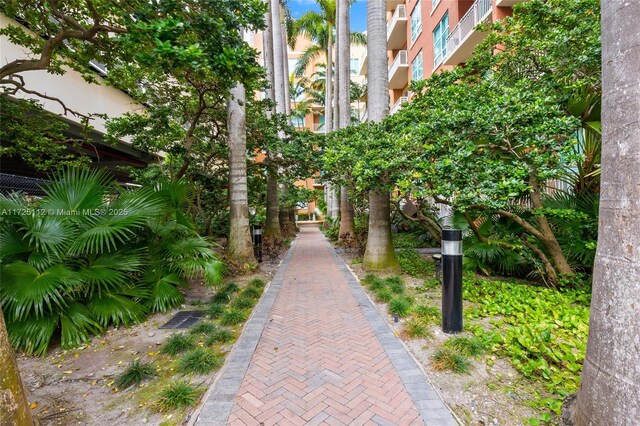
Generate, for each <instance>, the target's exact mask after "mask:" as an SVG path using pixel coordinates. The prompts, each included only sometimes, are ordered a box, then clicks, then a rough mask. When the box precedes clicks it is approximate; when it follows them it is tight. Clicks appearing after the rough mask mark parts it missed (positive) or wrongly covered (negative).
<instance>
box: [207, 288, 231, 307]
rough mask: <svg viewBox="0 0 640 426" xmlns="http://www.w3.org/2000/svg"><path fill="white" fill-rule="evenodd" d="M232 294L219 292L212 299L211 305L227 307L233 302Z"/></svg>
mask: <svg viewBox="0 0 640 426" xmlns="http://www.w3.org/2000/svg"><path fill="white" fill-rule="evenodd" d="M231 296H232V294H231V293H229V292H226V291H219V292H217V293H216V294H214V295H213V297H212V298H211V303H215V304H218V305H227V304H228V303H229V302H230V301H231Z"/></svg>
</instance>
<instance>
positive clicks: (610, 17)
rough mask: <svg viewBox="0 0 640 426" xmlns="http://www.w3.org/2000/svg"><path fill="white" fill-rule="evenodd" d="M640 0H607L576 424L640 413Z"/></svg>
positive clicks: (616, 421) (612, 421) (633, 419)
mask: <svg viewBox="0 0 640 426" xmlns="http://www.w3.org/2000/svg"><path fill="white" fill-rule="evenodd" d="M639 21H640V3H638V2H631V1H628V0H608V1H603V2H602V48H603V52H602V53H603V55H602V56H603V57H602V82H603V90H602V92H603V96H602V186H601V198H600V218H599V222H600V223H599V229H598V249H597V253H596V260H595V268H594V274H593V289H592V291H593V295H592V298H591V318H590V330H589V340H588V343H587V355H586V359H585V362H584V367H583V371H582V383H581V384H580V391H579V392H578V400H577V408H578V409H577V413H576V417H577V418H576V424H578V425H635V424H638V419H640V368H638V366H640V322H639V321H638V316H639V314H640V230H639V228H638V223H640V177H639V176H638V170H640V150H639V149H638V145H639V144H640V126H638V110H640V74H638V73H637V72H631V70H634V69H635V70H637V69H638V67H640V44H638V40H640V27H639V26H638V22H639Z"/></svg>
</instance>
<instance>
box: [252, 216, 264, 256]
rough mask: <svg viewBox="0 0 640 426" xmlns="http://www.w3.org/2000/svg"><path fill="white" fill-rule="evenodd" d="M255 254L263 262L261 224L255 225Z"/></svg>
mask: <svg viewBox="0 0 640 426" xmlns="http://www.w3.org/2000/svg"><path fill="white" fill-rule="evenodd" d="M253 254H254V255H255V256H256V259H258V262H262V228H261V227H260V225H256V226H254V227H253Z"/></svg>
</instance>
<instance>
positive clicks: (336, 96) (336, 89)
mask: <svg viewBox="0 0 640 426" xmlns="http://www.w3.org/2000/svg"><path fill="white" fill-rule="evenodd" d="M340 1H341V0H335V2H336V15H335V17H334V18H333V19H334V22H335V23H336V49H335V64H336V66H335V78H334V79H333V129H334V130H338V129H340V128H341V127H340V83H339V82H340V71H341V69H340V61H341V60H342V55H341V51H342V49H343V46H341V43H342V40H341V39H340V32H341V30H342V29H341V28H340V26H341V25H342V22H340V6H341V4H340Z"/></svg>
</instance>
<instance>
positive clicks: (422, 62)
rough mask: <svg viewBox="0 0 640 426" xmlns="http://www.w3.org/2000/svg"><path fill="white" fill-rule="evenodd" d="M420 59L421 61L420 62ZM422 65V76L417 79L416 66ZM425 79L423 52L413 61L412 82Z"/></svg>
mask: <svg viewBox="0 0 640 426" xmlns="http://www.w3.org/2000/svg"><path fill="white" fill-rule="evenodd" d="M418 59H419V61H418ZM417 65H420V75H419V76H417V77H416V66H417ZM423 78H424V56H423V55H422V50H420V52H418V54H417V55H416V56H415V58H413V61H411V81H418V80H422V79H423Z"/></svg>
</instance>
